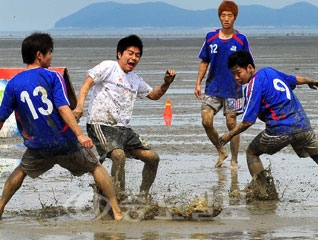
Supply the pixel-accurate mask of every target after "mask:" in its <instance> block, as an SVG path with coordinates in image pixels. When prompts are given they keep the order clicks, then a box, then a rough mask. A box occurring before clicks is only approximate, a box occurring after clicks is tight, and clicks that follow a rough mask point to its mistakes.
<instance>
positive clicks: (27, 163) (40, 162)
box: [21, 144, 98, 178]
mask: <svg viewBox="0 0 318 240" xmlns="http://www.w3.org/2000/svg"><path fill="white" fill-rule="evenodd" d="M55 164H58V165H60V166H61V167H63V168H66V169H67V170H69V171H70V172H71V173H72V174H73V175H74V176H81V175H83V174H85V173H88V172H92V171H93V170H94V169H95V168H96V166H97V164H98V159H97V157H96V156H95V155H94V154H93V152H92V151H91V150H89V149H87V148H84V147H82V146H81V145H80V144H78V146H77V148H75V149H73V150H72V151H71V152H69V153H66V154H56V152H54V149H51V150H50V151H48V150H43V149H32V148H27V150H26V151H25V153H24V154H23V156H22V160H21V167H22V169H23V171H24V172H25V173H26V174H27V175H28V176H30V177H31V178H36V177H38V176H40V175H41V174H42V173H44V172H46V171H48V170H50V169H51V168H52V167H53V166H54V165H55Z"/></svg>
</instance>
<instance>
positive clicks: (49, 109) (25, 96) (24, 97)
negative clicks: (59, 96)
mask: <svg viewBox="0 0 318 240" xmlns="http://www.w3.org/2000/svg"><path fill="white" fill-rule="evenodd" d="M38 95H40V96H41V100H42V102H43V103H45V104H46V105H47V108H46V109H44V108H42V107H39V108H38V109H37V110H38V111H39V112H40V113H41V114H42V115H46V116H47V115H50V114H51V113H52V111H53V104H52V102H51V101H50V100H49V99H48V98H47V92H46V90H45V88H44V87H41V86H38V87H36V88H35V89H34V90H33V96H38ZM20 97H21V101H22V102H26V103H27V104H28V107H29V109H30V111H31V113H32V116H33V118H34V119H38V118H39V116H38V114H37V112H36V110H35V108H34V105H33V103H32V101H31V98H30V95H29V93H28V92H27V91H23V92H21V96H20Z"/></svg>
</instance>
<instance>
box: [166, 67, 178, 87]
mask: <svg viewBox="0 0 318 240" xmlns="http://www.w3.org/2000/svg"><path fill="white" fill-rule="evenodd" d="M176 74H177V73H176V71H175V70H173V69H168V70H167V71H166V73H165V77H164V80H165V83H167V84H170V83H172V82H173V80H174V78H175V76H176Z"/></svg>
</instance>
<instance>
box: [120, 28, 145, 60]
mask: <svg viewBox="0 0 318 240" xmlns="http://www.w3.org/2000/svg"><path fill="white" fill-rule="evenodd" d="M132 46H133V47H137V48H139V51H140V57H141V56H142V48H143V45H142V41H141V39H140V38H139V37H138V36H137V35H134V34H132V35H129V36H127V37H124V38H122V39H120V40H119V42H118V44H117V52H116V58H117V59H118V53H121V54H123V52H124V51H125V50H126V49H127V48H129V47H132Z"/></svg>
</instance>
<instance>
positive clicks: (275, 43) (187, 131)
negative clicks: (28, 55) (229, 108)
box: [0, 36, 318, 240]
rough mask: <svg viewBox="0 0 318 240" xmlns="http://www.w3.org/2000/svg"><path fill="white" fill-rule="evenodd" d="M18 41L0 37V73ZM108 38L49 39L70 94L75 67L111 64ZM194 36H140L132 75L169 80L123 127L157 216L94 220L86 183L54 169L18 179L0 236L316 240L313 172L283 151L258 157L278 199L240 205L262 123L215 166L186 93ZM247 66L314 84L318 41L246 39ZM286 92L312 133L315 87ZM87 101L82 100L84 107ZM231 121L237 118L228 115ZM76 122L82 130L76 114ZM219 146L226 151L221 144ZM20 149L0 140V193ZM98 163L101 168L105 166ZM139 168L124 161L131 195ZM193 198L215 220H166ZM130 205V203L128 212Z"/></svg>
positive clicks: (13, 61)
mask: <svg viewBox="0 0 318 240" xmlns="http://www.w3.org/2000/svg"><path fill="white" fill-rule="evenodd" d="M21 41H22V39H6V38H4V39H0V43H1V44H0V52H1V56H0V67H24V65H23V64H22V60H21V56H20V46H21ZM117 41H118V39H117V38H92V39H87V38H86V39H85V38H57V39H55V48H54V52H53V62H52V66H54V67H59V66H63V67H67V69H68V71H69V74H70V77H71V79H72V82H73V84H74V87H75V90H76V91H78V90H79V88H80V85H81V83H82V81H83V80H84V77H85V71H86V70H87V69H89V68H91V67H93V66H95V65H96V64H98V63H99V62H101V61H102V60H105V59H115V56H116V55H115V54H116V43H117ZM202 41H203V38H202V39H201V38H185V39H179V38H177V39H175V38H145V39H144V54H143V56H142V59H141V62H140V63H139V65H138V66H137V68H136V70H135V72H137V73H139V74H140V75H141V76H142V77H143V78H144V79H145V80H146V81H147V82H148V83H149V84H150V85H152V86H154V87H155V86H159V84H161V82H162V81H163V76H164V72H165V70H166V69H167V68H174V69H175V70H176V71H177V77H176V79H175V82H174V83H173V85H171V88H170V89H169V90H168V92H167V94H166V95H165V96H163V97H162V98H161V99H160V100H158V101H150V100H148V99H144V100H138V101H137V102H136V105H135V111H134V114H133V119H132V121H131V127H132V128H133V129H134V130H135V131H136V132H138V133H139V134H140V135H141V136H142V137H143V138H144V139H145V140H146V141H147V142H148V144H149V145H150V146H151V147H152V148H153V149H154V150H156V151H157V152H158V153H159V155H160V158H161V162H160V165H159V170H158V175H157V178H156V181H155V183H154V184H153V187H152V188H151V196H152V200H153V201H154V202H156V203H157V204H158V206H159V207H160V209H166V210H167V211H165V212H161V214H160V215H159V216H157V217H155V218H154V219H152V220H145V219H144V216H143V213H142V212H138V211H137V213H138V214H139V215H138V214H137V215H136V217H135V218H132V217H130V216H129V215H127V216H126V218H125V220H124V221H121V222H115V221H112V220H108V219H100V218H95V209H94V205H93V190H92V187H91V186H90V184H91V183H93V179H92V177H91V176H90V175H88V174H87V175H84V176H82V177H80V178H78V177H72V176H71V174H70V173H69V172H67V171H66V170H64V169H62V168H60V167H59V166H55V167H54V168H53V169H51V170H50V171H48V172H47V173H45V174H43V175H42V176H41V177H40V178H37V179H31V178H28V177H27V178H26V179H25V181H24V183H23V185H22V186H21V188H20V189H19V191H18V192H17V193H16V194H15V195H14V196H13V198H12V199H11V201H10V202H9V203H8V205H7V206H6V208H5V211H4V214H3V218H2V219H1V220H0V239H63V240H64V239H94V240H99V239H145V240H147V239H317V238H318V233H317V232H318V226H317V216H318V204H317V199H318V186H317V184H316V183H317V180H318V171H317V170H318V169H317V165H316V164H315V163H314V161H312V160H311V159H310V158H304V159H300V158H298V157H297V155H296V154H294V152H293V150H292V148H290V147H287V148H285V149H283V150H282V151H281V152H279V153H277V154H275V155H272V156H270V155H263V156H262V157H261V159H262V161H263V164H264V166H265V167H268V168H270V169H271V173H272V176H273V178H274V181H275V185H276V187H277V192H278V197H279V200H278V201H253V202H251V203H247V202H246V198H245V192H244V191H243V190H244V189H245V187H246V186H247V185H248V184H249V183H250V181H251V177H250V175H249V172H248V169H247V165H246V160H245V149H246V148H247V145H248V144H249V142H250V141H251V140H252V138H253V137H254V136H255V135H256V134H257V133H259V132H260V131H261V130H262V129H263V128H264V124H263V123H261V122H260V121H258V122H257V123H256V124H255V125H253V126H252V127H251V128H250V129H248V130H247V131H246V132H244V133H242V134H241V145H240V152H239V163H238V165H239V168H238V169H237V170H232V169H230V168H229V166H230V156H229V158H228V159H227V161H225V163H224V164H223V166H222V167H221V168H215V167H214V165H215V163H216V161H217V153H216V151H215V149H214V148H213V146H212V144H211V143H210V142H209V140H208V138H207V136H206V134H205V132H204V129H203V127H202V125H201V115H200V102H199V101H198V100H196V98H195V96H194V94H193V90H194V85H195V80H196V75H197V70H198V65H199V60H198V58H197V55H198V52H199V50H200V48H201V45H202ZM249 41H250V44H251V47H252V50H253V54H254V57H255V62H256V66H257V67H259V68H260V67H263V66H272V67H274V68H277V69H279V70H281V71H284V72H286V73H290V74H294V75H301V76H308V77H312V78H315V79H318V37H309V36H308V37H307V36H298V37H296V36H279V37H270V36H266V37H251V38H249ZM295 93H296V94H297V96H298V97H299V99H300V101H301V102H302V104H303V107H304V108H305V111H306V112H307V114H308V116H309V118H310V120H311V123H312V126H313V128H314V130H315V132H316V133H318V120H317V119H318V112H317V109H316V108H317V107H316V106H317V103H318V91H314V90H311V89H309V88H308V87H307V86H305V85H304V86H301V87H297V88H296V89H295ZM168 98H169V99H170V100H171V104H172V112H173V119H172V125H171V126H166V125H165V123H164V120H163V118H162V113H163V110H164V106H165V102H166V100H167V99H168ZM87 103H88V102H87ZM238 120H240V118H238ZM215 124H216V128H217V130H218V131H219V133H220V134H222V133H224V132H225V131H226V125H225V119H224V117H223V116H222V114H221V113H219V114H218V115H217V117H216V121H215ZM80 125H81V126H82V128H83V129H85V117H84V118H82V119H81V121H80ZM226 149H227V150H228V151H230V149H229V146H228V145H227V146H226ZM23 152H24V146H23V144H22V140H21V138H20V137H13V138H0V193H1V192H2V188H3V184H4V182H5V181H6V179H7V178H8V176H9V175H10V173H11V171H12V170H13V169H14V167H15V166H16V164H18V162H19V159H20V158H21V156H22V154H23ZM103 165H104V166H105V167H106V169H107V170H108V171H109V172H110V167H111V162H110V160H106V161H105V162H104V163H103ZM142 167H143V164H142V162H140V161H138V160H134V159H128V160H127V165H126V185H127V186H126V188H127V189H126V191H127V193H128V195H129V196H130V197H131V198H134V197H137V196H138V189H139V185H140V182H141V171H142ZM196 197H199V198H205V199H206V200H207V205H208V208H209V210H211V209H213V207H218V208H219V209H222V211H221V212H220V214H218V215H217V216H216V217H213V218H212V219H211V218H204V217H201V218H200V217H197V218H195V219H193V220H191V221H189V220H184V219H182V218H179V219H178V218H175V217H173V216H172V214H171V212H170V211H169V209H171V208H173V207H183V208H188V207H189V204H190V203H191V202H192V201H193V199H195V198H196ZM138 207H140V205H139V206H137V205H136V206H134V205H132V204H131V205H130V206H129V209H130V210H132V209H134V208H136V209H137V208H138Z"/></svg>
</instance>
